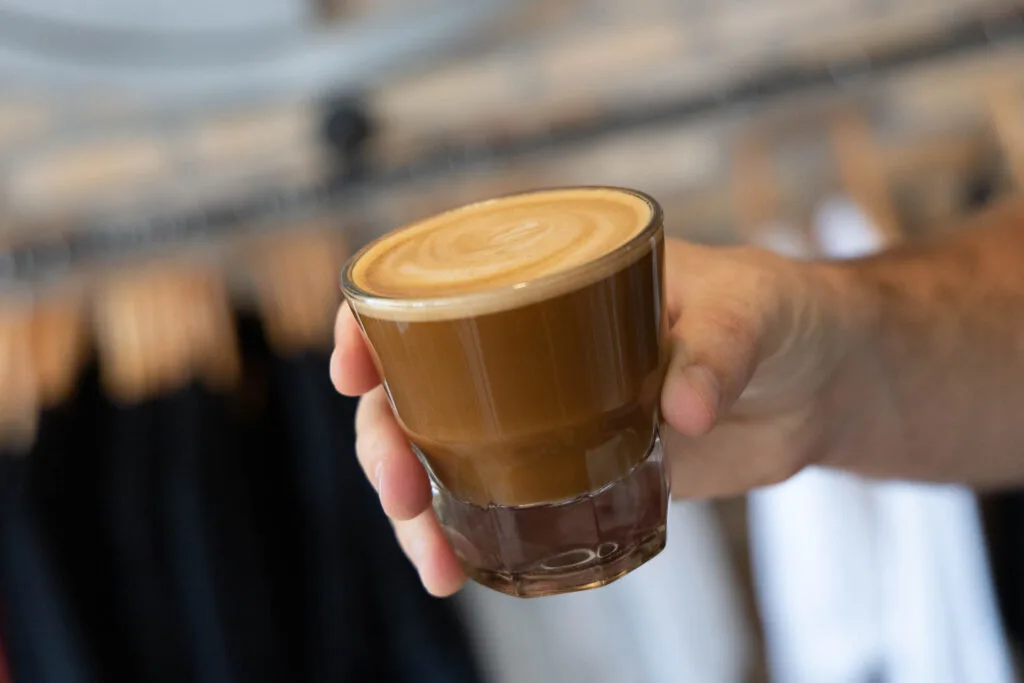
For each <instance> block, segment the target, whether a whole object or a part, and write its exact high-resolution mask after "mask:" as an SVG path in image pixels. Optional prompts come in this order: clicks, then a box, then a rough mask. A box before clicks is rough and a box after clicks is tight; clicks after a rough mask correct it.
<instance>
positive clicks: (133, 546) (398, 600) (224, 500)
mask: <svg viewBox="0 0 1024 683" xmlns="http://www.w3.org/2000/svg"><path fill="white" fill-rule="evenodd" d="M240 330H241V340H242V348H243V357H244V365H245V369H244V372H243V385H242V386H241V387H240V388H239V389H238V390H237V391H236V392H235V393H234V394H232V395H230V396H214V395H211V394H210V393H209V392H207V391H206V390H204V389H202V388H201V387H198V386H191V387H187V388H184V389H182V390H180V391H178V392H175V393H173V394H171V395H167V396H161V397H158V398H154V399H152V400H150V401H147V402H145V403H143V404H141V405H135V406H117V405H112V404H111V403H110V402H109V401H107V400H106V399H105V398H104V397H103V396H102V393H101V392H100V390H99V384H98V381H97V373H96V372H95V370H93V371H90V372H89V373H87V375H86V377H85V379H84V380H83V382H82V384H81V386H80V387H79V390H78V392H77V395H76V397H75V399H74V400H73V401H72V402H70V403H69V404H68V405H66V406H62V407H61V408H60V409H57V410H54V411H50V412H49V413H47V415H46V416H44V420H43V425H42V429H41V434H40V438H39V440H38V442H37V444H36V446H35V449H34V451H33V453H32V454H31V455H30V456H28V457H27V458H21V459H17V458H11V457H3V459H2V461H0V463H2V464H0V487H2V490H0V513H2V514H0V632H2V633H4V636H5V646H6V647H7V650H8V655H9V657H10V659H11V660H12V662H11V663H12V666H13V667H14V669H15V675H16V676H17V679H16V680H17V681H18V683H36V682H37V681H38V682H40V683H50V681H53V682H54V683H78V682H79V681H81V682H82V683H93V682H95V683H149V682H150V681H152V682H154V683H171V682H172V681H173V682H174V683H179V682H180V683H187V682H190V681H196V682H202V683H264V682H265V683H278V682H283V681H286V682H287V683H306V682H308V683H348V682H351V683H378V682H379V683H421V682H422V683H476V681H478V680H479V676H478V675H477V671H476V667H475V663H474V662H473V661H472V659H471V657H470V653H469V648H468V646H467V642H466V639H465V638H464V634H463V632H462V630H461V625H460V623H459V622H458V620H457V619H456V616H455V614H454V612H453V611H452V610H451V608H450V606H449V604H448V603H447V602H446V601H443V600H435V599H433V598H431V597H429V596H428V595H427V594H426V593H425V592H424V591H423V589H422V587H421V586H420V585H419V581H418V577H417V576H416V572H415V570H414V569H413V568H412V567H411V565H410V564H409V563H408V561H407V560H406V559H405V558H404V556H403V555H402V553H401V552H400V550H399V549H398V545H397V542H396V541H395V539H394V536H393V533H392V531H391V529H390V526H389V525H388V523H387V521H386V519H385V518H384V516H383V514H382V512H381V510H380V505H379V502H378V500H377V497H376V495H375V494H374V492H373V490H372V488H371V487H370V486H369V484H368V482H367V481H366V479H365V477H364V476H363V473H362V471H361V470H360V468H359V465H358V463H357V462H356V459H355V454H354V448H353V444H354V433H353V419H354V413H355V405H356V402H355V401H353V400H351V399H346V398H342V397H340V396H338V395H337V394H336V393H335V392H334V391H333V389H332V388H331V386H330V381H329V379H328V374H327V366H328V363H327V356H326V354H321V353H309V354H305V355H302V356H299V357H296V358H289V359H281V358H277V357H275V356H274V354H272V353H271V351H270V350H269V349H268V348H267V345H266V343H265V341H264V339H263V336H262V333H261V331H260V329H259V326H258V325H257V324H255V323H254V322H253V321H251V320H243V321H241V324H240ZM0 457H2V456H0Z"/></svg>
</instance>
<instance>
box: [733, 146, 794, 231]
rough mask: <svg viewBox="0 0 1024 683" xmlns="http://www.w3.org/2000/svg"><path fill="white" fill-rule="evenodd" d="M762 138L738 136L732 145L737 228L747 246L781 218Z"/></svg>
mask: <svg viewBox="0 0 1024 683" xmlns="http://www.w3.org/2000/svg"><path fill="white" fill-rule="evenodd" d="M764 137H765V136H764V135H762V134H757V133H753V132H746V133H740V134H739V136H738V138H737V139H736V140H735V141H734V144H733V170H732V181H731V185H732V193H733V203H734V206H735V211H736V218H737V221H738V225H737V228H738V230H739V231H740V233H741V234H742V236H743V237H744V239H745V240H746V241H748V242H757V237H758V236H759V234H760V233H759V230H760V229H761V228H762V227H763V226H765V225H768V224H769V223H773V222H775V221H778V220H779V219H780V218H781V208H782V207H781V204H782V201H781V198H780V192H779V186H778V183H777V182H776V180H775V169H774V168H773V166H772V160H771V155H770V153H769V150H768V147H767V145H766V144H765V141H764Z"/></svg>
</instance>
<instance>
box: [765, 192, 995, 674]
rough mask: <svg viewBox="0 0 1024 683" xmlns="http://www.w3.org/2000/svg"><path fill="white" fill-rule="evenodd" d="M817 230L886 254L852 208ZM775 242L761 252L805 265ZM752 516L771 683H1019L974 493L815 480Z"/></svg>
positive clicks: (836, 242) (813, 474) (781, 489)
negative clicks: (776, 251)
mask: <svg viewBox="0 0 1024 683" xmlns="http://www.w3.org/2000/svg"><path fill="white" fill-rule="evenodd" d="M816 229H817V230H816V231H817V238H818V242H819V244H820V245H821V247H822V251H824V252H825V253H826V254H827V255H829V256H833V257H840V258H849V257H855V256H859V255H864V254H867V253H870V252H873V251H877V250H879V249H881V248H882V247H884V246H885V245H884V244H883V241H882V239H881V237H880V235H879V233H878V231H877V230H875V229H874V227H873V226H872V225H871V224H870V222H869V221H868V220H867V218H866V217H865V216H864V214H863V212H861V211H860V210H859V208H858V207H857V206H856V205H854V204H853V203H852V202H850V201H847V200H841V199H835V200H830V201H827V202H825V203H824V204H822V206H821V207H820V211H819V212H818V215H817V225H816ZM780 230H783V228H781V227H780V226H770V230H769V234H768V236H767V237H766V238H765V240H764V246H766V247H769V248H773V247H774V248H778V247H779V246H781V247H782V249H780V251H785V252H786V253H787V254H788V255H790V256H800V255H801V254H800V253H799V252H800V250H799V249H796V248H794V247H793V238H792V237H788V238H780V237H779V236H778V234H777V233H778V232H780ZM790 234H791V235H792V234H795V233H790ZM802 251H803V255H807V254H809V253H810V251H811V249H810V246H809V245H807V244H805V245H804V248H803V250H802ZM750 515H751V522H750V533H751V544H752V550H753V558H754V565H755V574H756V583H757V588H758V594H759V600H760V603H761V610H762V614H763V616H764V620H765V627H766V634H765V635H766V640H767V645H768V656H769V666H770V669H771V671H772V674H773V680H775V681H778V682H779V683H805V682H806V683H859V682H863V681H868V680H870V678H871V677H872V676H879V675H881V676H883V677H884V678H883V680H885V681H886V682H887V683H980V682H984V683H1004V682H1009V681H1013V680H1014V676H1013V673H1012V667H1011V664H1010V660H1009V655H1008V651H1007V648H1006V644H1005V641H1004V636H1003V632H1002V626H1001V624H1000V622H999V617H998V612H997V609H996V604H995V598H994V595H993V592H992V587H991V581H990V578H989V572H988V565H987V559H986V556H985V545H984V539H983V536H982V531H981V524H980V521H979V518H978V511H977V506H976V504H975V500H974V497H973V496H972V495H971V494H970V492H969V491H967V490H965V489H963V488H962V487H957V486H937V485H925V484H913V483H906V482H871V481H868V480H865V479H861V478H859V477H856V476H853V475H850V474H846V473H842V472H833V471H828V470H822V469H817V468H811V469H808V470H807V471H805V472H803V473H801V474H799V475H798V476H796V477H794V478H793V479H791V480H789V481H787V482H785V483H783V484H780V485H778V486H775V487H771V488H769V489H765V490H762V491H757V492H754V493H753V494H751V496H750Z"/></svg>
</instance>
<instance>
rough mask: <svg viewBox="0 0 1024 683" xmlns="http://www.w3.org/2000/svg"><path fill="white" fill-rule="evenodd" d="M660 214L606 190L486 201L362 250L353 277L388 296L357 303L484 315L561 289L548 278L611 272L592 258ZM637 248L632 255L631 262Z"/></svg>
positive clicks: (389, 312)
mask: <svg viewBox="0 0 1024 683" xmlns="http://www.w3.org/2000/svg"><path fill="white" fill-rule="evenodd" d="M654 212H655V209H654V207H653V206H652V205H651V203H650V202H649V201H648V200H647V199H645V198H644V197H642V196H640V195H636V194H633V193H631V192H628V191H624V190H615V189H605V188H579V189H572V190H552V191H542V192H535V193H530V194H524V195H517V196H513V197H505V198H501V199H495V200H491V201H487V202H481V203H479V204H472V205H469V206H466V207H462V208H460V209H455V210H453V211H449V212H447V213H443V214H440V215H437V216H434V217H432V218H428V219H426V220H423V221H420V222H418V223H413V224H412V225H409V226H407V227H405V228H402V229H399V230H397V231H395V232H393V233H390V234H388V235H385V236H384V237H382V238H381V239H379V240H378V241H377V242H375V243H373V244H371V245H370V246H369V247H367V248H366V249H365V250H364V251H363V252H362V253H361V254H360V255H358V256H357V258H356V260H355V263H354V265H352V266H350V270H349V278H350V280H351V281H352V283H353V284H355V285H356V286H357V287H358V288H360V289H362V290H363V291H364V292H366V293H368V294H370V295H371V296H376V297H384V298H385V299H383V300H377V301H375V302H374V303H373V304H370V303H369V302H364V303H363V304H359V303H357V306H358V307H359V308H360V309H364V308H367V307H369V308H372V310H373V313H371V315H378V314H383V317H388V318H410V319H429V318H434V317H438V318H450V317H461V316H463V315H478V314H480V313H482V312H486V311H487V310H501V309H504V308H509V307H514V306H516V305H522V304H523V303H526V301H527V300H528V299H531V298H536V297H538V296H540V298H544V296H553V295H554V294H556V293H557V292H555V291H552V290H551V288H550V287H545V286H544V285H545V284H547V283H546V282H545V278H548V276H552V275H556V274H558V273H565V272H567V271H571V270H574V269H581V270H588V273H587V275H590V276H591V280H590V281H592V280H593V279H596V278H598V277H602V276H604V275H606V274H608V272H609V270H608V269H599V270H601V271H603V272H599V273H591V272H589V271H590V270H592V269H587V268H585V266H587V264H591V263H594V262H596V261H603V259H602V257H605V256H606V255H608V254H610V252H613V251H615V250H616V249H618V248H619V247H621V246H623V245H624V244H627V243H628V242H630V240H631V239H632V238H634V237H636V236H637V235H638V234H639V233H640V232H642V231H643V230H644V228H646V227H647V226H648V225H649V224H650V222H651V220H652V218H653V217H654ZM649 248H650V247H649V246H648V248H647V249H642V250H641V251H643V252H647V251H649ZM639 255H640V254H632V256H633V258H629V261H630V262H632V261H633V260H635V258H637V257H639ZM628 256H630V255H628V254H624V255H623V257H624V258H628ZM613 260H616V259H613ZM623 265H624V263H619V262H618V261H617V260H616V263H615V264H609V266H610V268H611V269H613V270H614V269H617V268H616V267H615V266H618V267H622V266H623ZM551 279H554V278H551ZM586 280H587V278H585V277H583V275H582V274H581V279H580V280H579V281H577V280H575V279H573V278H568V281H567V282H563V283H561V284H562V285H563V287H564V286H566V285H568V286H577V287H578V286H583V285H584V284H586V283H587V282H586ZM535 285H536V286H535ZM528 290H529V291H528ZM540 290H544V291H543V292H541V291H540ZM488 293H490V294H491V295H490V296H488ZM542 294H543V296H541V295H542ZM458 300H462V301H458ZM439 303H440V304H444V305H443V306H438V305H436V304H439ZM442 308H444V309H448V310H444V311H442V310H441V309H442ZM383 309H386V310H383ZM452 309H457V312H456V310H452ZM367 312H369V311H367Z"/></svg>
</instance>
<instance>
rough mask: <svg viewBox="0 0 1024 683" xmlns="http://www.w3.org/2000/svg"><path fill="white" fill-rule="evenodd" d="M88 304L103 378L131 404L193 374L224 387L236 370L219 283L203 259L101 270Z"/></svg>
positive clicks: (113, 393) (171, 387)
mask: <svg viewBox="0 0 1024 683" xmlns="http://www.w3.org/2000/svg"><path fill="white" fill-rule="evenodd" d="M98 289H99V291H98V294H97V297H96V302H95V315H94V319H95V326H96V343H97V350H98V353H99V358H100V369H101V377H102V380H103V384H104V386H105V388H106V390H107V391H108V392H109V393H110V395H111V396H112V397H113V398H114V399H115V400H117V401H119V402H122V403H136V402H139V401H143V400H145V399H148V398H152V397H154V396H157V395H159V394H161V393H164V392H167V391H173V390H175V389H179V388H181V387H184V386H185V385H187V384H188V383H189V382H191V381H192V380H195V379H199V380H202V381H205V382H206V383H208V384H209V385H211V386H212V387H213V388H217V389H226V388H230V387H231V386H232V385H233V384H234V383H235V382H236V381H237V379H238V377H239V374H240V367H241V365H240V361H239V357H238V350H237V338H236V336H235V334H234V329H233V324H232V318H231V315H230V307H229V304H228V300H227V292H226V287H225V286H224V284H223V281H222V278H221V276H220V275H219V273H218V272H217V270H216V268H215V267H213V266H211V265H208V264H199V263H189V262H187V261H172V262H164V263H147V264H144V265H134V266H131V267H126V268H123V269H122V270H120V271H118V272H115V273H113V274H110V275H108V276H106V277H105V278H104V279H103V281H102V283H101V284H100V287H99V288H98Z"/></svg>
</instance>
